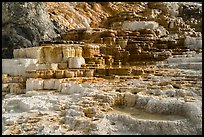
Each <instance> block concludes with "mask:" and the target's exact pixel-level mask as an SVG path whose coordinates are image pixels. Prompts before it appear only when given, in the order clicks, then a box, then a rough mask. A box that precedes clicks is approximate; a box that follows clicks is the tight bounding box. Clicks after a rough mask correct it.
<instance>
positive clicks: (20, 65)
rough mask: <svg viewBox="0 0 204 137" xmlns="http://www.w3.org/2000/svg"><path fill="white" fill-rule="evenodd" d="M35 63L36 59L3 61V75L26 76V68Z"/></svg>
mask: <svg viewBox="0 0 204 137" xmlns="http://www.w3.org/2000/svg"><path fill="white" fill-rule="evenodd" d="M35 63H36V60H35V59H3V60H2V73H7V74H10V75H23V76H25V71H26V68H27V67H28V66H29V65H32V64H35Z"/></svg>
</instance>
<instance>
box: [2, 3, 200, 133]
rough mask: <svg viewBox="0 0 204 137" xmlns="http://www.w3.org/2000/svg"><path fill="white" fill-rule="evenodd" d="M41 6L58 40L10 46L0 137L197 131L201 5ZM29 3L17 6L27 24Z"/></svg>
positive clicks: (4, 69)
mask: <svg viewBox="0 0 204 137" xmlns="http://www.w3.org/2000/svg"><path fill="white" fill-rule="evenodd" d="M41 4H42V5H43V6H45V7H46V8H47V10H48V14H49V16H50V17H49V16H48V15H46V16H45V18H47V17H49V18H50V19H51V21H49V20H47V21H46V22H45V24H43V25H46V23H48V24H50V25H51V26H52V27H53V26H54V27H56V28H55V29H57V27H58V29H59V30H58V31H57V33H58V34H59V35H58V36H57V37H54V36H53V37H52V36H51V37H50V39H43V38H42V39H40V38H41V37H43V36H41V35H38V36H36V39H38V40H36V39H35V40H36V41H35V40H34V41H35V42H36V43H33V45H32V46H31V45H29V44H25V47H24V48H20V47H21V45H20V44H19V43H16V45H18V46H19V48H17V46H12V48H10V49H9V52H12V54H13V55H12V56H10V57H13V58H12V59H3V60H2V134H5V135H13V134H18V135H19V134H23V135H25V134H26V135H27V134H29V135H33V134H35V135H58V134H60V135H64V134H67V135H76V134H82V135H101V134H105V135H115V134H119V135H121V134H124V135H125V134H136V135H195V134H196V135H201V134H202V31H201V28H202V24H200V21H202V17H201V16H200V15H201V14H202V11H201V10H200V7H199V4H194V3H154V2H146V3H145V2H144V3H142V2H141V3H135V2H127V3H123V2H121V3H119V2H109V3H96V2H93V3H85V2H80V3H75V2H67V3H66V2H63V3H52V2H48V3H41ZM41 4H40V5H41ZM26 5H27V8H26ZM32 5H33V3H27V4H26V3H19V5H18V4H17V7H18V6H20V9H21V8H22V9H27V10H28V11H29V12H28V16H29V17H31V18H32V17H36V16H35V15H33V14H30V10H29V7H30V6H31V7H32ZM37 5H38V4H37ZM4 6H5V7H4V8H5V10H6V9H7V8H6V6H8V7H10V6H14V5H8V3H5V5H4ZM14 7H15V6H14ZM23 7H24V8H23ZM59 7H60V8H59ZM67 7H68V8H67ZM188 7H193V8H192V9H190V8H188ZM11 9H12V8H11ZM34 9H35V8H34ZM41 10H42V9H41V8H40V10H37V11H36V12H35V13H36V14H38V15H39V16H43V15H45V13H43V14H42V12H40V11H41ZM11 11H12V10H11ZM191 11H195V14H193V16H192V18H194V20H197V25H195V24H194V25H193V23H194V22H193V21H192V22H191V23H189V22H188V21H187V19H186V18H185V19H184V16H185V15H186V14H189V12H191ZM6 13H7V12H5V14H4V17H8V16H9V15H8V14H6ZM8 13H10V12H8ZM65 13H66V14H65ZM14 14H15V12H14ZM31 15H32V16H31ZM194 16H195V17H194ZM22 18H24V17H22ZM10 19H11V18H9V19H8V20H7V21H8V22H9V20H10ZM35 19H36V20H37V21H39V19H38V18H35ZM42 19H44V18H43V17H42ZM4 21H5V22H6V20H4ZM29 21H30V20H29ZM31 21H32V20H31ZM17 22H20V21H17ZM52 22H55V23H54V25H53V24H52ZM187 22H188V23H187ZM32 24H35V23H32ZM17 26H18V25H17ZM28 26H29V24H28ZM41 27H42V26H41ZM47 27H48V28H49V29H48V28H47ZM52 27H49V26H46V27H45V28H43V29H42V30H40V31H42V32H43V34H44V31H45V30H46V29H48V30H50V31H53V28H54V27H53V28H52ZM29 28H33V27H32V26H29ZM34 28H35V29H36V28H38V27H37V26H36V27H34ZM8 29H9V28H8ZM13 29H14V30H18V29H16V27H14V28H13ZM38 30H39V29H38ZM3 32H4V34H5V36H7V34H10V33H8V32H9V31H8V30H7V29H4V31H3ZM32 33H35V32H34V31H31V33H29V34H32ZM55 33H56V31H55ZM55 33H54V32H53V35H55ZM57 33H56V34H57ZM21 34H22V33H18V37H19V36H21ZM40 34H41V33H40ZM48 35H50V33H49V34H48ZM15 36H16V35H15ZM10 38H11V39H12V37H10ZM21 38H22V37H21ZM22 39H23V38H22ZM51 39H52V40H51ZM18 40H19V39H18ZM19 41H20V40H19ZM31 41H32V40H31ZM10 44H11V43H10ZM11 45H12V44H11ZM5 46H6V45H5ZM8 47H9V46H8ZM8 47H7V49H8ZM12 50H13V51H12Z"/></svg>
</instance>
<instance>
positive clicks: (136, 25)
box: [122, 21, 159, 31]
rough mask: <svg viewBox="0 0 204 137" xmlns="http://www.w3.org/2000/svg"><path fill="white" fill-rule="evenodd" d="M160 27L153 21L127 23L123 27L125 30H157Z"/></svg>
mask: <svg viewBox="0 0 204 137" xmlns="http://www.w3.org/2000/svg"><path fill="white" fill-rule="evenodd" d="M158 26H159V24H158V23H157V22H153V21H135V22H130V21H125V22H124V23H123V25H122V29H123V30H133V31H134V30H141V29H155V28H157V27H158Z"/></svg>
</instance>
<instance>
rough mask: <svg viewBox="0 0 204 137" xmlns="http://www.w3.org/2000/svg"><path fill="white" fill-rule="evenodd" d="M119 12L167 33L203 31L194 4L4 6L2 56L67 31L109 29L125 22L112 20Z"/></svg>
mask: <svg viewBox="0 0 204 137" xmlns="http://www.w3.org/2000/svg"><path fill="white" fill-rule="evenodd" d="M200 5H201V4H200ZM121 12H135V13H136V14H137V16H141V17H144V18H145V19H143V20H150V21H151V20H154V21H157V22H159V23H160V24H161V25H162V26H164V27H165V28H166V29H167V30H169V29H168V27H169V24H172V23H170V22H172V21H173V22H174V24H176V23H175V22H179V23H180V24H179V23H177V24H179V25H183V27H184V26H186V25H190V26H189V27H190V28H193V29H194V30H195V31H200V32H201V30H202V6H199V4H194V3H181V2H180V3H179V2H178V3H168V2H166V3H157V2H156V3H155V2H154V3H151V2H149V3H148V2H3V4H2V15H3V16H2V34H3V35H2V45H3V46H2V52H3V54H2V56H3V58H11V57H13V55H12V52H13V49H17V48H23V47H32V46H36V45H38V43H39V42H40V41H46V40H52V39H57V38H59V34H60V33H62V32H66V31H68V30H70V29H78V28H97V27H109V25H111V22H113V21H114V22H115V19H116V20H117V19H118V20H120V19H122V18H123V20H125V17H126V16H122V18H118V17H117V16H116V18H114V16H115V15H117V14H118V13H121ZM188 15H191V16H188ZM177 17H179V19H178V18H177ZM110 18H111V19H110ZM163 19H164V20H163ZM181 28H182V27H181ZM192 31H193V30H192Z"/></svg>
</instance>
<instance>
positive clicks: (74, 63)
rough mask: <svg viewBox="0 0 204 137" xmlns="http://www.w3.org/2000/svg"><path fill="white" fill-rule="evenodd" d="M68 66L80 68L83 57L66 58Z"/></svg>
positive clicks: (83, 61)
mask: <svg viewBox="0 0 204 137" xmlns="http://www.w3.org/2000/svg"><path fill="white" fill-rule="evenodd" d="M68 63H69V68H80V67H81V65H82V64H85V59H84V58H83V57H73V58H69V60H68Z"/></svg>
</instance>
